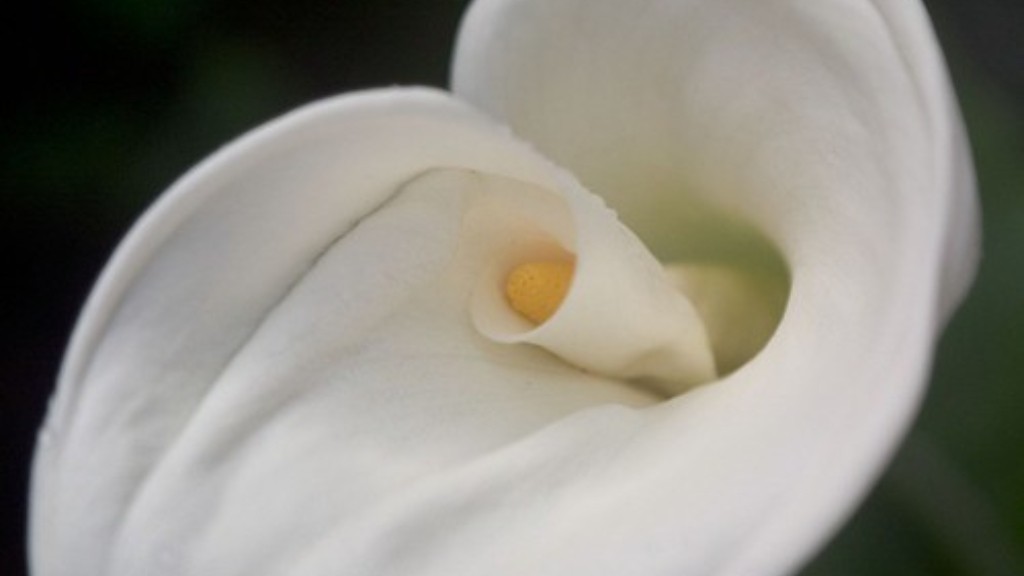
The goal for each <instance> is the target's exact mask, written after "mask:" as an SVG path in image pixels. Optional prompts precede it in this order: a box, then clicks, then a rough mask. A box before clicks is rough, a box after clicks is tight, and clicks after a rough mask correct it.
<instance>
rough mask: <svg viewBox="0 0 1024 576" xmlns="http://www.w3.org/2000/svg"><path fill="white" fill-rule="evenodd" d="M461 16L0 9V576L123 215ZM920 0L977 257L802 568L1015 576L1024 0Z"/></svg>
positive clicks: (401, 6)
mask: <svg viewBox="0 0 1024 576" xmlns="http://www.w3.org/2000/svg"><path fill="white" fill-rule="evenodd" d="M883 1H904V0H883ZM465 3H466V2H465V1H464V0H361V1H347V0H291V1H290V2H275V1H272V0H246V1H240V0H65V1H63V2H51V1H43V2H39V3H35V4H29V3H27V2H23V3H17V4H14V5H13V6H6V7H5V12H6V16H5V18H4V23H3V25H2V26H3V27H4V31H3V33H2V34H0V43H2V50H0V54H3V55H4V56H3V60H2V61H3V63H4V77H6V78H7V79H8V80H9V81H10V82H9V83H8V84H7V87H6V88H5V89H4V92H5V98H4V100H5V101H6V102H7V104H6V105H4V106H3V111H2V113H0V119H2V122H3V130H2V136H3V137H2V138H0V146H2V153H0V163H2V164H0V165H2V168H0V174H2V182H3V206H2V208H0V235H2V237H0V247H2V248H0V249H2V250H3V252H4V260H5V262H6V264H5V266H7V268H6V269H7V272H6V273H4V277H3V279H2V283H3V285H4V287H5V290H3V291H2V294H3V296H2V306H0V320H2V322H0V328H2V330H0V334H2V338H3V342H2V346H3V347H2V352H0V451H2V458H0V518H2V520H0V574H11V575H17V574H20V573H22V572H23V570H24V561H25V554H24V519H25V515H26V490H27V481H28V470H29V462H30V456H31V448H32V442H33V439H34V435H35V429H36V428H37V426H38V425H39V423H40V421H41V419H42V416H43V412H44V408H45V405H46V399H47V397H48V395H49V393H50V391H51V389H52V387H53V383H54V381H55V377H56V373H57V369H58V366H59V362H60V358H61V354H62V352H63V349H64V346H65V345H66V342H67V338H68V335H69V333H70V330H71V328H72V325H73V322H74V320H75V317H76V315H77V313H78V310H79V307H80V306H81V304H82V302H83V300H84V298H85V296H86V294H87V293H88V290H89V288H90V286H91V284H92V282H93V281H94V279H95V278H96V275H97V274H98V272H99V270H100V268H101V267H102V265H103V263H104V262H105V260H106V259H107V257H108V256H109V254H110V252H111V250H112V249H113V248H114V246H115V245H116V243H117V241H118V239H119V238H120V237H121V236H122V235H123V234H124V233H125V231H126V230H127V228H128V227H129V225H130V224H131V223H132V221H133V220H134V219H135V218H136V217H137V216H138V215H139V213H140V212H141V211H142V210H144V208H145V207H146V206H147V205H148V204H149V203H150V202H151V201H152V200H153V199H154V198H155V196H156V195H157V194H159V193H160V192H161V191H162V190H163V189H164V188H165V187H166V186H167V185H168V184H169V183H171V182H172V181H173V180H174V179H175V178H176V177H177V176H178V175H180V174H181V173H182V172H183V171H184V170H185V169H187V168H188V167H189V166H191V165H192V164H194V163H195V162H196V161H198V160H199V159H201V158H203V157H204V156H206V155H207V154H208V153H209V152H211V151H212V150H214V149H215V148H216V147H217V146H218V145H219V144H222V143H224V142H225V141H227V140H228V139H230V138H232V137H234V136H236V135H238V134H240V133H241V132H243V131H245V130H246V129H248V128H251V127H254V126H255V125H257V124H259V123H260V122H263V121H264V120H267V119H269V118H272V117H274V116H276V115H278V114H280V113H282V112H284V111H286V110H288V109H290V108H292V107H295V106H297V105H299V104H302V103H305V102H308V101H310V100H313V99H316V98H320V97H324V96H329V95H332V94H336V93H339V92H344V91H349V90H353V89H357V88H364V87H375V86H386V85H390V84H395V83H399V84H428V85H436V86H444V85H445V84H446V77H447V69H448V59H449V55H450V51H451V44H452V39H453V37H454V33H455V30H456V26H457V23H458V17H459V15H460V14H461V12H462V10H463V7H464V4H465ZM927 4H928V7H929V10H930V11H931V13H932V16H933V18H934V19H935V21H936V26H937V28H938V32H939V36H940V39H941V41H942V43H943V46H944V48H945V50H946V53H947V57H948V59H949V61H950V66H951V68H952V73H953V77H954V80H955V83H956V85H957V90H958V93H959V96H960V98H961V101H962V103H963V107H964V114H965V116H966V119H967V123H968V126H969V130H970V133H971V137H972V140H973V144H974V149H975V156H976V160H977V166H978V173H979V179H980V183H981V194H982V200H983V203H984V215H985V226H986V227H985V260H984V262H983V265H982V269H981V275H980V277H979V279H978V283H977V285H976V287H975V290H974V292H973V293H972V295H971V297H970V299H969V301H968V302H967V304H966V306H964V308H963V310H962V311H961V313H960V314H959V315H958V316H957V317H956V319H955V320H954V321H953V324H952V326H951V327H950V329H949V331H948V332H947V333H946V336H945V337H944V339H943V341H942V344H941V347H940V349H939V356H938V362H937V365H936V368H935V375H934V384H933V388H932V391H931V393H930V395H929V397H928V400H927V402H926V404H925V406H924V410H923V413H922V415H921V418H920V419H919V421H918V423H917V425H916V426H915V428H914V430H913V432H912V434H911V436H910V438H909V439H908V441H907V443H906V444H905V446H904V448H903V450H902V451H901V452H900V455H899V456H898V457H897V459H896V461H895V463H894V464H893V466H892V467H891V469H890V471H889V472H888V473H887V474H886V476H885V477H884V478H883V480H882V481H881V483H880V484H879V485H878V487H877V488H876V489H875V490H874V492H873V494H872V496H871V497H870V499H869V500H868V502H867V503H866V504H865V505H864V506H863V507H862V509H861V510H860V511H859V512H858V513H857V515H856V516H855V517H854V518H853V519H852V521H851V522H850V523H849V524H848V525H847V527H846V528H845V529H844V530H843V531H842V532H841V533H840V534H839V535H838V536H837V538H836V540H835V541H834V542H833V544H832V545H831V546H830V547H829V548H828V549H827V550H825V551H824V552H823V553H822V554H821V555H820V556H819V557H818V558H817V559H816V560H815V561H814V562H813V563H812V564H811V566H809V567H808V568H807V569H806V570H805V575H806V576H825V575H829V576H843V575H850V576H853V575H888V574H894V575H895V574H900V575H903V576H908V575H925V574H927V575H933V574H934V575H947V576H956V575H965V576H966V575H1000V576H1003V575H1005V576H1012V575H1021V574H1024V562H1022V558H1024V2H1022V1H1021V0H932V1H928V2H927Z"/></svg>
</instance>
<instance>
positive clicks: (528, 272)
mask: <svg viewBox="0 0 1024 576" xmlns="http://www.w3.org/2000/svg"><path fill="white" fill-rule="evenodd" d="M575 270H576V265H575V264H574V263H573V262H564V261H559V262H527V263H525V264H520V265H519V266H516V267H515V268H513V269H512V271H511V272H509V273H508V276H507V277H506V278H505V297H506V298H508V303H509V305H510V306H512V309H513V310H515V311H516V312H518V313H519V314H520V315H522V316H523V317H524V318H526V319H527V320H529V321H531V322H533V323H534V324H543V323H544V322H546V321H547V319H548V318H551V316H553V315H554V313H555V311H556V310H558V307H559V306H561V305H562V300H564V299H565V294H566V293H567V292H568V291H569V283H570V282H572V275H573V272H574V271H575Z"/></svg>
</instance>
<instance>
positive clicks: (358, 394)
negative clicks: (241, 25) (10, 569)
mask: <svg viewBox="0 0 1024 576" xmlns="http://www.w3.org/2000/svg"><path fill="white" fill-rule="evenodd" d="M890 4H891V5H890ZM454 90H455V93H456V94H457V95H458V96H460V97H462V98H465V99H467V100H468V101H469V102H471V103H472V104H473V105H474V106H476V107H477V108H479V109H481V110H484V111H485V112H486V113H488V114H490V115H491V116H492V117H494V118H497V119H498V121H495V120H492V119H490V118H489V117H488V116H485V115H484V114H481V113H480V112H477V111H476V110H474V109H473V108H471V107H470V106H468V105H466V104H463V103H461V102H459V101H458V100H456V99H455V98H453V97H451V96H449V95H447V94H445V93H442V92H437V91H432V90H424V89H390V90H381V91H372V92H365V93H359V94H354V95H350V96H342V97H339V98H336V99H332V100H328V101H325V102H321V103H317V104H314V105H311V106H308V107H306V108H303V109H300V110H298V111H296V112H293V113H291V114H289V115H287V116H285V117H283V118H281V119H279V120H277V121H275V122H273V123H271V124H269V125H267V126H265V127H262V128H260V129H258V130H256V131H254V132H253V133H251V134H248V135H246V136H244V137H243V138H241V139H239V140H238V141H236V142H235V143H233V144H231V145H229V146H227V147H226V148H224V149H223V150H221V151H220V152H218V153H217V154H215V155H214V156H213V157H211V158H210V159H208V160H207V161H205V162H204V163H202V164H200V165H199V166H198V167H197V168H195V169H193V170H192V171H191V172H190V173H189V174H187V175H186V176H185V177H184V178H182V179H181V180H180V181H179V182H178V183H177V184H175V186H174V187H173V188H172V189H171V190H169V191H168V192H167V193H166V194H165V196H164V197H163V198H162V199H161V200H160V201H159V202H158V203H157V205H156V206H154V207H153V208H152V209H151V210H150V211H149V213H148V214H147V215H146V216H145V217H144V218H143V219H142V220H141V221H140V222H139V224H138V225H137V226H136V227H135V229H134V230H133V231H132V233H131V234H130V236H129V237H128V238H127V240H126V241H125V242H124V244H123V245H122V246H121V247H120V248H119V250H118V252H117V254H116V255H115V257H114V259H113V260H112V262H111V263H110V265H109V266H108V268H107V270H106V271H105V272H104V274H103V277H102V278H101V280H100V282H99V284H98V286H97V287H96V289H95V292H94V293H93V295H92V297H91V298H90V301H89V303H88V305H87V307H86V310H85V312H84V314H83V317H82V319H81V321H80V323H79V325H78V327H77V329H76V332H75V335H74V338H73V341H72V344H71V348H70V350H69V352H68V356H67V358H66V359H65V364H64V366H63V370H62V374H61V378H60V382H59V387H58V391H57V393H56V396H55V398H54V401H53V404H52V406H51V409H50V413H49V415H48V418H47V423H46V426H45V428H44V430H43V432H42V433H41V436H40V442H39V447H38V450H37V455H36V462H35V470H34V474H33V494H32V521H31V524H32V525H31V552H32V563H33V570H34V572H35V573H36V574H37V575H38V576H50V575H62V574H76V575H99V574H104V575H122V574H123V575H128V574H151V573H166V574H218V575H230V574H278V573H287V574H295V575H310V576H312V575H322V574H339V573H341V574H422V575H434V574H436V575H442V574H443V575H446V576H450V575H453V574H485V573H486V574H552V575H555V574H588V575H603V574H607V575H613V574H614V575H620V574H646V575H659V574H664V575H669V574H716V575H723V576H725V575H743V574H781V573H785V572H787V571H790V570H792V569H794V568H795V567H796V566H797V565H798V564H799V562H801V561H803V560H804V559H806V557H807V556H808V555H809V554H810V553H812V552H813V551H814V550H815V549H816V548H817V546H818V545H820V544H821V543H822V542H823V541H824V539H825V538H827V537H828V536H829V535H830V534H831V532H832V531H833V530H834V528H835V526H836V525H837V524H838V522H839V521H840V520H841V519H842V518H843V516H844V515H845V514H846V513H848V512H849V510H850V509H851V507H852V506H853V505H854V504H855V503H856V502H857V501H858V499H859V498H860V496H861V495H862V494H863V493H864V491H865V490H866V489H867V487H868V486H869V485H870V483H871V482H872V480H873V479H874V478H875V477H876V475H877V474H878V472H879V470H880V469H881V467H882V466H883V465H884V464H885V462H886V460H887V458H888V456H889V455H890V453H891V451H892V450H893V448H894V446H895V444H896V442H897V441H898V440H899V438H900V436H901V434H902V432H903V431H904V429H905V427H906V426H907V424H908V422H909V420H910V417H911V416H912V414H913V412H914V410H915V408H916V405H917V403H918V401H919V399H920V396H921V393H922V390H923V386H924V383H925V381H926V378H927V374H928V368H929V365H930V356H931V354H932V349H933V345H934V342H935V339H936V338H937V335H938V333H939V330H940V329H941V327H942V324H943V322H944V321H945V319H946V318H947V317H948V315H949V314H950V313H951V312H952V310H953V308H954V306H955V304H956V303H957V301H958V300H959V299H960V297H962V295H963V293H964V292H965V291H966V288H967V287H968V285H969V282H970V279H971V277H972V275H973V266H974V262H975V250H976V246H975V243H976V234H977V224H976V207H975V205H974V202H975V199H974V194H973V189H972V186H971V168H970V163H969V157H968V155H967V153H966V147H965V142H964V140H963V137H962V135H961V132H960V124H959V119H958V116H957V113H956V109H955V105H954V102H953V98H952V96H951V92H950V89H949V86H948V82H947V80H946V77H945V72H944V69H943V65H942V62H941V56H940V54H939V52H938V50H937V48H936V46H935V42H934V39H933V38H932V36H931V32H930V28H929V26H928V22H927V17H926V15H925V14H924V12H923V10H922V9H921V7H920V6H919V5H918V4H917V3H914V2H900V3H898V5H897V4H896V3H883V2H878V3H877V4H876V3H873V2H869V1H867V0H845V1H843V0H835V1H827V2H816V3H813V5H812V4H810V3H800V2H790V1H779V2H763V1H761V0H730V1H723V0H714V1H711V0H703V1H701V0H661V1H655V2H639V1H621V0H616V1H610V0H609V1H605V0H559V1H555V2H552V1H550V0H482V1H479V2H478V3H477V4H476V5H475V6H474V7H473V9H472V10H471V12H470V14H469V15H468V17H467V20H466V22H465V23H464V27H463V32H462V36H461V38H460V43H459V48H458V51H457V56H456V62H455V77H454ZM501 123H506V124H507V125H508V126H510V127H511V128H512V130H513V131H514V132H515V134H516V136H512V135H511V134H510V132H509V131H508V130H507V129H506V128H504V127H503V126H502V124H501ZM524 142H529V144H525V143H524ZM535 148H536V150H535ZM542 154H543V155H542ZM545 155H546V157H547V158H551V159H553V161H552V160H548V159H546V157H545ZM556 163H557V164H556ZM559 166H561V167H559ZM577 178H578V179H579V181H577ZM587 189H589V190H591V191H593V192H596V193H598V194H600V195H601V196H603V197H604V198H605V199H606V200H607V201H608V202H609V204H610V205H611V206H612V207H613V208H615V209H616V210H617V211H618V213H619V214H620V215H621V217H622V219H623V221H624V222H625V223H626V224H628V225H629V226H630V227H631V228H632V230H633V231H632V232H631V231H630V230H629V229H627V228H626V227H625V226H623V225H622V224H620V223H619V220H618V218H617V217H616V214H615V212H612V211H611V210H609V209H608V208H606V207H605V205H604V204H603V202H602V201H601V200H599V199H598V198H597V197H596V196H594V195H593V194H591V192H588V191H587ZM634 232H635V233H636V236H634ZM638 237H639V239H638ZM641 239H642V240H643V242H644V243H646V246H648V247H650V249H651V252H653V254H654V256H657V257H658V259H656V258H655V257H654V256H652V254H651V253H649V252H648V251H647V248H645V246H644V243H641ZM659 259H660V262H659ZM523 264H526V265H534V264H537V265H539V266H540V267H539V268H537V270H542V272H538V273H537V274H539V275H541V276H543V274H546V272H543V270H547V268H544V266H547V265H548V264H552V266H557V267H558V268H557V270H559V272H557V274H560V275H561V276H559V277H558V280H557V282H555V283H557V284H559V285H560V286H561V287H562V288H559V290H560V292H559V293H558V296H557V298H554V299H553V300H552V298H553V297H552V296H551V294H550V293H547V294H546V295H544V297H545V298H548V301H546V303H547V304H552V302H553V304H552V306H550V308H551V309H553V310H554V311H553V313H552V312H550V311H548V312H545V313H544V315H543V316H541V317H540V318H539V319H535V320H536V321H530V320H527V319H526V318H523V317H522V316H520V315H519V314H518V313H517V312H516V309H518V308H516V306H515V299H516V297H515V295H512V296H509V295H508V294H505V293H504V292H503V290H505V288H506V287H505V286H504V283H505V281H506V278H507V277H508V275H509V273H510V271H513V270H516V269H517V266H520V265H523ZM544 286H545V285H544V284H543V282H542V283H541V284H540V289H541V291H542V292H543V290H549V292H550V290H551V289H548V288H545V287H544ZM534 288H536V286H533V285H530V286H527V288H526V290H527V291H529V290H533V289H534ZM510 290H511V288H510ZM563 293H564V295H563ZM780 317H781V320H780Z"/></svg>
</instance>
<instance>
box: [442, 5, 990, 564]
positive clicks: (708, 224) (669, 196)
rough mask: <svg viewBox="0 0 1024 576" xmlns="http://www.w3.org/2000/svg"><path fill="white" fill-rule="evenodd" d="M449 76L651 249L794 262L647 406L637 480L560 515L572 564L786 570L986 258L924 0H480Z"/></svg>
mask: <svg viewBox="0 0 1024 576" xmlns="http://www.w3.org/2000/svg"><path fill="white" fill-rule="evenodd" d="M453 79H454V90H455V92H456V94H458V95H460V96H461V97H463V98H466V99H467V100H469V101H470V102H471V103H473V104H475V105H476V106H478V107H480V108H481V109H483V110H485V111H487V112H489V113H491V114H493V115H494V116H495V117H497V118H499V119H501V120H502V121H504V122H506V123H508V124H509V126H511V127H512V129H513V130H514V131H515V132H516V133H517V134H519V135H520V136H522V137H523V138H525V139H527V140H529V141H530V142H532V143H533V144H535V145H536V146H537V147H538V149H539V150H540V151H542V152H544V153H545V154H547V155H549V157H551V158H552V159H554V160H555V161H556V162H558V163H560V164H561V165H563V166H565V167H567V168H568V169H569V170H572V171H573V173H574V174H576V175H577V177H579V179H580V181H581V182H582V183H583V184H584V185H585V186H587V187H588V188H589V189H590V190H592V191H594V192H597V193H598V194H601V195H602V196H604V197H605V198H606V199H607V200H608V201H609V204H610V205H611V206H612V207H613V208H615V209H617V210H618V211H619V213H620V215H621V216H622V218H623V221H624V222H626V223H627V224H628V225H630V226H631V227H632V228H633V229H634V230H636V231H637V233H638V234H639V235H640V236H641V238H643V239H644V240H645V241H646V242H647V244H648V246H650V247H651V248H652V250H653V252H654V253H655V254H656V255H658V256H659V257H660V258H662V259H663V260H665V261H669V262H671V261H674V260H688V259H696V260H699V261H701V260H708V261H712V262H714V261H720V262H722V263H724V264H725V265H726V266H727V267H728V266H730V262H735V263H736V265H737V266H740V268H742V266H744V263H743V260H744V259H746V260H747V261H757V260H758V259H759V258H758V257H757V256H756V255H754V254H753V252H754V251H753V250H752V249H750V248H747V247H744V246H742V244H743V242H736V241H735V239H736V238H737V237H739V235H736V234H734V233H732V232H730V226H731V224H732V223H735V222H741V223H745V224H746V225H747V226H749V227H750V228H752V229H754V230H756V231H757V232H759V233H760V234H761V235H763V237H764V238H765V239H766V241H767V243H768V244H769V245H774V246H775V247H777V249H778V252H779V253H780V254H781V255H782V258H783V260H784V261H785V265H786V267H787V268H788V270H789V275H790V282H791V286H790V292H789V299H788V304H787V307H786V312H785V316H784V317H783V319H782V322H781V324H780V325H779V327H778V330H777V331H776V333H775V334H774V337H773V338H772V340H771V341H770V342H769V344H768V346H767V347H766V348H765V349H764V350H763V351H762V352H761V353H760V354H758V355H757V356H756V357H755V358H753V360H752V361H750V362H749V363H747V364H745V365H744V366H742V367H741V368H740V369H739V370H738V371H737V372H735V373H733V374H731V375H730V376H728V377H726V378H725V379H724V380H722V381H721V382H717V383H715V384H714V385H712V386H708V387H705V388H702V389H700V390H698V391H697V393H693V394H687V395H684V396H681V397H678V398H675V399H674V400H672V401H669V402H665V403H663V404H661V405H659V406H657V407H656V408H654V409H651V410H648V411H647V412H646V413H645V415H644V416H645V418H648V419H649V421H650V423H649V425H648V427H647V428H645V430H644V432H643V433H642V434H638V435H636V436H634V437H633V438H632V439H631V441H630V446H629V450H628V453H625V452H624V453H623V455H622V457H621V459H617V460H616V462H615V463H614V465H613V466H614V467H615V468H616V469H618V470H619V472H620V473H621V474H623V475H625V476H628V478H629V481H628V482H624V483H623V484H619V485H614V486H613V485H611V484H604V483H601V482H600V481H595V483H597V484H598V485H600V487H601V489H604V490H607V493H606V494H605V497H604V498H603V499H602V500H603V502H604V504H603V505H602V506H599V507H594V508H591V509H588V510H575V511H574V512H576V513H578V514H579V516H577V517H575V518H571V517H565V518H560V519H559V526H566V528H564V530H565V534H570V533H571V534H572V540H573V541H574V542H578V543H579V545H580V546H581V547H583V546H586V547H587V549H588V550H590V553H589V554H588V553H584V552H582V551H579V550H570V551H566V553H565V555H564V556H562V555H558V557H559V558H560V560H561V562H563V564H561V565H560V567H561V568H562V569H563V573H586V574H626V573H634V574H641V573H642V574H665V575H668V574H704V575H706V574H721V575H745V574H778V573H783V572H786V571H788V570H792V569H793V568H794V567H795V566H796V565H797V564H798V563H799V562H800V561H801V560H803V559H804V558H806V556H807V555H809V554H810V553H811V552H812V551H813V550H814V549H815V547H816V546H817V545H819V544H820V543H821V542H822V541H823V540H824V539H825V538H827V537H828V536H829V535H830V534H831V533H832V532H833V530H834V529H835V527H836V525H837V524H838V522H839V521H841V519H842V518H843V517H844V516H845V515H846V514H847V513H848V512H849V510H850V509H851V507H852V506H853V505H854V504H855V503H856V502H857V501H858V500H859V498H860V497H861V496H862V494H863V493H864V492H865V491H866V489H867V487H868V486H869V485H870V483H871V482H872V481H873V480H874V478H875V477H876V476H877V474H878V473H879V471H880V469H881V468H882V467H883V466H884V464H885V463H886V461H887V459H888V457H889V455H890V454H891V452H892V451H893V449H894V447H895V445H896V444H897V442H898V441H899V439H900V437H901V436H902V433H903V431H904V430H905V428H906V427H907V425H908V422H909V421H910V419H911V417H912V415H913V413H914V411H915V410H916V408H917V405H918V402H919V400H920V396H921V393H922V390H923V388H924V385H925V383H926V380H927V377H928V370H929V365H930V356H931V354H932V350H933V346H934V343H935V340H936V338H937V336H938V333H939V331H940V329H941V327H942V325H943V323H944V322H945V320H946V319H947V318H948V316H949V314H950V313H951V312H952V310H953V308H954V307H955V305H956V303H957V302H958V301H959V300H960V298H961V297H962V296H963V294H964V292H965V291H966V289H967V287H968V286H969V284H970V281H971V279H972V277H973V272H974V267H975V265H976V252H977V234H978V229H977V228H978V226H977V207H976V199H975V195H974V190H973V173H972V169H971V163H970V158H969V155H968V153H967V147H966V143H965V141H964V138H963V136H962V128H961V122H960V119H959V116H958V113H957V110H956V106H955V99H954V97H953V95H952V91H951V89H950V86H949V83H948V80H947V78H946V73H945V69H944V65H943V62H942V58H941V54H940V53H939V50H938V48H937V45H936V43H935V40H934V38H933V36H932V32H931V28H930V25H929V22H928V19H927V15H926V14H925V13H924V10H923V8H922V7H921V5H920V4H919V3H918V2H912V1H903V0H901V1H899V2H889V1H885V0H878V1H877V2H872V1H868V0H827V1H815V2H798V1H785V0H780V1H763V0H642V1H641V0H559V1H550V0H481V1H478V2H477V3H476V4H475V5H474V6H473V8H472V10H471V12H470V13H469V14H468V16H467V18H466V20H465V22H464V25H463V30H462V34H461V36H460V42H459V46H458V50H457V55H456V61H455V68H454V76H453ZM716 238H717V239H719V240H720V241H722V242H724V244H722V243H721V242H720V243H718V245H719V246H721V245H725V246H735V245H737V244H740V245H741V246H740V247H739V249H738V250H733V249H732V248H729V249H728V250H726V251H724V252H722V251H721V249H719V248H716V247H715V245H714V244H715V243H714V242H712V243H711V244H712V245H711V246H709V245H708V244H709V239H716ZM716 250H717V251H716ZM735 252H739V253H740V256H739V257H737V255H736V253H735ZM744 252H746V253H747V255H748V257H746V258H744V257H743V255H742V253H744ZM698 308H699V306H698ZM712 324H714V322H713V321H712V320H709V330H711V328H710V325H712ZM711 332H712V333H713V332H714V330H711ZM713 339H714V337H713ZM602 480H604V479H602ZM538 517H539V513H538ZM567 526H576V527H577V529H576V530H572V529H570V528H568V527H567ZM565 534H562V537H563V538H568V536H566V535H565ZM584 542H585V543H586V544H584ZM574 553H576V555H575V556H573V555H572V554H574ZM570 568H571V569H570ZM544 573H548V572H544ZM550 573H556V572H555V571H554V570H552V571H551V572H550Z"/></svg>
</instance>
